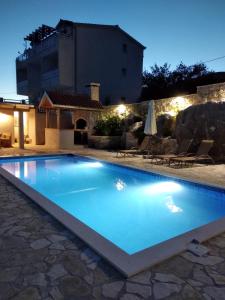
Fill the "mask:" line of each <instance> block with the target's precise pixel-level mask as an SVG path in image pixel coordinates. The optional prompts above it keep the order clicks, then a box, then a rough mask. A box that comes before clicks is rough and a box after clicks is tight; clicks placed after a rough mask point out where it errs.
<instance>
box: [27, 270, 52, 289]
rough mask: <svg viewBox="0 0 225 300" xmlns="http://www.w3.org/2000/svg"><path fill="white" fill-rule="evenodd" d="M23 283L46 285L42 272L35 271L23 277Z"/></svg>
mask: <svg viewBox="0 0 225 300" xmlns="http://www.w3.org/2000/svg"><path fill="white" fill-rule="evenodd" d="M24 284H25V285H38V286H47V281H46V278H45V274H44V273H35V274H32V275H28V276H26V277H25V278H24Z"/></svg>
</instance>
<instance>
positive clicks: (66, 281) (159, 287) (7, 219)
mask: <svg viewBox="0 0 225 300" xmlns="http://www.w3.org/2000/svg"><path fill="white" fill-rule="evenodd" d="M37 151H38V152H46V151H47V152H50V151H49V150H47V149H28V150H24V151H18V150H16V149H8V150H6V149H4V150H2V149H0V155H11V154H13V155H16V154H20V155H21V154H22V155H23V154H27V153H28V154H29V153H30V154H31V153H35V152H37ZM75 151H76V153H82V154H84V155H89V156H94V157H101V158H102V159H106V160H110V161H116V162H119V163H122V164H128V165H134V166H136V167H141V168H146V169H152V168H153V169H154V170H155V171H163V172H166V173H168V174H173V175H179V176H182V177H190V178H192V179H198V180H201V181H205V182H206V181H207V182H209V183H213V184H218V185H223V184H224V182H225V181H224V178H225V171H224V165H223V166H222V165H218V166H204V167H202V166H200V167H199V166H197V167H193V168H188V169H182V170H180V169H179V170H177V169H169V168H167V167H164V166H153V167H152V166H151V165H150V164H149V163H148V162H146V161H144V160H143V159H142V158H134V159H133V158H128V159H125V160H124V159H116V158H115V154H112V153H109V152H106V151H93V150H90V149H83V148H81V147H78V148H76V150H75ZM70 152H71V151H70ZM205 245H206V246H207V247H208V248H209V250H210V252H209V255H207V256H205V257H197V256H195V255H193V254H191V253H190V252H184V253H181V254H180V255H177V256H174V257H173V258H170V259H169V260H167V261H164V262H163V263H161V264H159V265H157V266H154V267H152V268H150V269H149V270H147V271H146V272H143V273H140V274H138V275H136V276H134V277H131V278H129V279H125V278H123V277H122V276H121V275H120V273H119V272H117V271H116V270H115V269H114V268H113V267H112V266H111V265H110V264H109V263H107V262H106V261H105V260H103V259H102V258H101V257H99V256H98V255H97V254H96V253H95V252H93V251H92V250H91V249H90V248H89V247H88V246H87V245H86V244H84V243H83V242H82V241H81V240H80V239H78V238H77V237H76V236H75V235H74V234H72V233H70V232H69V231H68V230H67V229H66V228H65V227H64V226H62V225H61V224H60V223H59V222H58V221H56V220H55V219H54V218H53V217H51V216H50V215H49V214H48V213H46V212H45V211H43V210H42V209H41V208H39V207H38V206H37V205H36V204H35V203H33V202H32V201H31V200H30V199H29V198H27V197H26V196H25V195H24V194H22V193H21V192H20V191H18V190H17V189H16V188H15V187H14V186H12V185H11V184H10V183H8V182H7V181H6V180H5V179H4V178H2V177H0V299H1V300H3V299H4V300H5V299H18V300H22V299H23V300H25V299H26V300H36V299H45V300H50V299H55V300H59V299H66V300H67V299H68V300H70V299H73V300H74V299H85V300H86V299H103V300H104V299H122V300H138V299H175V300H176V299H216V300H217V299H218V300H222V299H225V234H222V235H220V236H218V237H216V238H213V239H211V240H209V241H208V242H207V243H205Z"/></svg>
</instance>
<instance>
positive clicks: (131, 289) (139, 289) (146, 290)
mask: <svg viewBox="0 0 225 300" xmlns="http://www.w3.org/2000/svg"><path fill="white" fill-rule="evenodd" d="M126 290H127V292H128V293H131V294H138V295H140V296H142V297H143V298H148V297H150V296H151V295H152V288H151V286H147V285H140V284H137V283H131V282H127V284H126Z"/></svg>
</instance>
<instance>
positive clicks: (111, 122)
mask: <svg viewBox="0 0 225 300" xmlns="http://www.w3.org/2000/svg"><path fill="white" fill-rule="evenodd" d="M94 131H95V132H94V134H95V135H109V136H115V135H122V131H123V121H122V120H121V118H120V117H119V116H116V115H108V116H104V117H103V118H101V119H99V120H97V122H96V125H95V127H94Z"/></svg>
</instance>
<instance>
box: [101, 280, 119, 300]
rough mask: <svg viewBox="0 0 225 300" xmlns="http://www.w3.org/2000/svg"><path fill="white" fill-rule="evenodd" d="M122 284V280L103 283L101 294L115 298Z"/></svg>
mask: <svg viewBox="0 0 225 300" xmlns="http://www.w3.org/2000/svg"><path fill="white" fill-rule="evenodd" d="M123 285H124V282H123V281H115V282H111V283H107V284H104V285H103V286H102V294H103V296H105V297H108V298H113V299H116V297H117V296H118V294H119V292H120V291H121V289H122V287H123Z"/></svg>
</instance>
